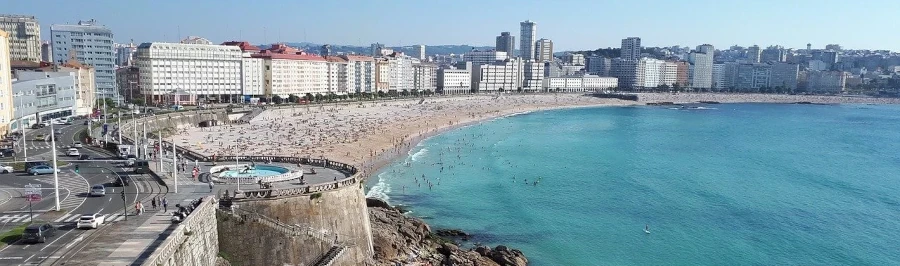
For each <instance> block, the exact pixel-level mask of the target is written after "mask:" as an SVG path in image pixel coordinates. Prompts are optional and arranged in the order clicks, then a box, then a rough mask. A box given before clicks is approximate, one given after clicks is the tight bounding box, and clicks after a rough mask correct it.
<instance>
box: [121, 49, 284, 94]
mask: <svg viewBox="0 0 900 266" xmlns="http://www.w3.org/2000/svg"><path fill="white" fill-rule="evenodd" d="M241 54H242V51H241V49H240V48H238V47H236V46H230V45H210V44H184V43H143V44H141V45H139V46H138V49H137V53H135V57H136V58H137V60H136V61H137V62H136V64H135V65H137V67H138V69H139V75H140V77H141V81H140V84H139V85H140V90H141V94H143V95H144V96H145V97H148V99H146V101H147V102H148V103H184V104H196V103H198V101H200V100H201V99H203V100H205V101H207V102H210V101H217V102H225V101H227V100H228V99H234V98H236V97H238V96H240V95H241V92H242V89H241V72H242V70H241V57H242V56H241ZM294 71H296V70H294ZM292 85H293V84H292ZM284 96H287V95H286V94H285V95H284Z"/></svg>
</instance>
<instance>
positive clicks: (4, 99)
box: [0, 30, 16, 135]
mask: <svg viewBox="0 0 900 266" xmlns="http://www.w3.org/2000/svg"><path fill="white" fill-rule="evenodd" d="M9 39H10V38H9V34H8V33H6V31H3V30H0V134H3V135H5V134H6V133H8V132H9V130H10V123H11V122H12V121H13V120H14V119H15V118H16V117H15V116H14V115H13V92H12V69H10V65H9V64H10V63H9V60H10V53H9Z"/></svg>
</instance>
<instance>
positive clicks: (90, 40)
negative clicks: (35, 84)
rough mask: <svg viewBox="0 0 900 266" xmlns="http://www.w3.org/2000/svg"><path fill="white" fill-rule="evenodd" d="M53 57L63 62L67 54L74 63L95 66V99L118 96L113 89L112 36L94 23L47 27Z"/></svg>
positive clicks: (58, 62) (88, 21)
mask: <svg viewBox="0 0 900 266" xmlns="http://www.w3.org/2000/svg"><path fill="white" fill-rule="evenodd" d="M50 36H51V40H52V41H53V42H52V46H53V58H54V60H55V61H56V62H55V63H57V64H62V63H65V61H66V60H67V59H68V58H69V56H68V54H69V52H70V51H75V57H76V58H77V59H78V60H77V61H78V62H80V63H82V64H86V65H91V66H93V67H94V81H95V83H96V86H95V88H96V89H97V91H96V94H97V97H96V98H97V99H99V98H112V99H116V98H117V97H118V91H117V90H116V66H115V63H116V51H115V48H114V47H113V33H112V31H111V30H109V28H107V27H105V26H102V25H100V24H98V23H97V21H95V20H93V19H92V20H87V21H79V22H78V24H77V25H50Z"/></svg>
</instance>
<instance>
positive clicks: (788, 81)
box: [769, 62, 800, 91]
mask: <svg viewBox="0 0 900 266" xmlns="http://www.w3.org/2000/svg"><path fill="white" fill-rule="evenodd" d="M770 74H771V75H772V77H770V78H769V87H773V88H774V87H781V88H784V89H786V90H788V91H794V90H796V89H797V79H798V77H799V74H800V66H799V65H797V64H791V63H781V62H778V63H772V71H771V72H770Z"/></svg>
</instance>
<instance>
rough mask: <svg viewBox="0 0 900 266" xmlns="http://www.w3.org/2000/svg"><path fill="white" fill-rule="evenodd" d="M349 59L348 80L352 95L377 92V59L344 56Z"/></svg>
mask: <svg viewBox="0 0 900 266" xmlns="http://www.w3.org/2000/svg"><path fill="white" fill-rule="evenodd" d="M342 57H343V58H344V59H347V79H348V82H347V83H348V87H349V88H350V92H351V93H374V92H375V74H376V73H375V59H374V58H372V57H368V56H359V55H343V56H342Z"/></svg>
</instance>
